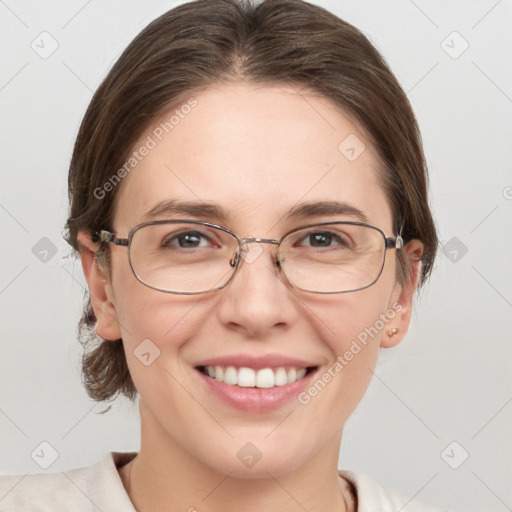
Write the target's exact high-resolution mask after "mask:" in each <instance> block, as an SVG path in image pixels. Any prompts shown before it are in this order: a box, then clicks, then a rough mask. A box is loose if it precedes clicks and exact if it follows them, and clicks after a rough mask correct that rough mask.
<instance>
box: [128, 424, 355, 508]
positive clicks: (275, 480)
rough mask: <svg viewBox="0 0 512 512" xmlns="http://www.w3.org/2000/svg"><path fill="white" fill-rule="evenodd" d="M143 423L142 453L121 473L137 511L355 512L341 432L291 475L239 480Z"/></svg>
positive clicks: (270, 475) (268, 475) (266, 473)
mask: <svg viewBox="0 0 512 512" xmlns="http://www.w3.org/2000/svg"><path fill="white" fill-rule="evenodd" d="M145 416H146V415H145ZM145 419H146V420H147V419H148V418H147V416H146V418H145ZM141 420H142V421H141V426H142V436H141V449H140V451H139V453H138V455H137V456H136V457H135V458H134V459H133V460H132V461H131V462H130V463H128V464H127V465H126V466H123V467H122V468H121V469H120V471H119V472H120V476H121V479H122V481H123V484H124V486H125V489H126V491H127V493H128V495H129V497H130V499H131V501H132V503H133V505H134V507H135V509H136V510H137V512H147V511H149V510H166V511H168V512H178V511H179V512H183V511H188V512H198V511H202V510H208V511H209V512H225V511H226V510H239V509H242V510H244V512H261V510H266V511H269V512H299V511H300V512H303V511H304V510H308V512H320V511H325V510H333V511H337V512H338V511H339V512H354V510H355V504H354V500H353V498H352V495H351V493H350V492H349V491H350V489H349V486H348V485H347V482H346V481H344V480H343V479H341V477H340V476H339V474H338V469H337V458H338V457H337V454H338V451H339V445H340V442H341V433H338V435H336V436H334V437H333V438H332V439H331V440H330V441H329V442H328V443H327V444H326V445H325V446H324V448H323V450H322V451H321V452H320V453H318V454H317V455H316V456H315V457H314V459H313V460H310V461H307V462H305V463H304V464H303V465H302V466H300V467H298V468H296V469H295V470H293V471H292V472H290V473H286V474H283V475H279V476H276V475H273V474H271V473H270V472H268V471H267V472H265V475H263V476H261V477H257V478H252V477H248V478H238V477H234V476H232V475H231V473H232V472H230V471H227V472H225V473H221V472H219V471H216V470H215V469H213V468H211V467H209V466H208V465H206V464H204V463H202V462H201V461H200V460H199V459H198V458H197V457H194V456H193V455H192V454H191V453H189V452H188V451H186V450H185V449H184V448H183V447H182V446H180V445H179V444H178V443H177V442H176V441H175V440H173V439H169V437H166V439H165V440H164V441H163V440H162V438H161V436H160V435H155V430H154V428H153V427H154V426H155V425H151V428H148V427H149V425H147V424H146V423H145V422H144V419H143V418H142V415H141ZM157 431H158V430H157ZM149 432H151V435H144V434H145V433H148V434H149ZM159 433H160V432H159ZM162 447H165V449H163V448H162Z"/></svg>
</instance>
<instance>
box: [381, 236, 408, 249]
mask: <svg viewBox="0 0 512 512" xmlns="http://www.w3.org/2000/svg"><path fill="white" fill-rule="evenodd" d="M404 245H405V244H404V239H403V238H402V237H401V236H400V235H398V236H397V237H396V238H386V249H401V248H402V247H403V246H404Z"/></svg>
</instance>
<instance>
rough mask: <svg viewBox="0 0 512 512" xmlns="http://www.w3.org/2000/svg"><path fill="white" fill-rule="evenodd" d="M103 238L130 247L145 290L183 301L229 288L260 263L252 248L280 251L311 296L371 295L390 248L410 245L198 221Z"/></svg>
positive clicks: (375, 231)
mask: <svg viewBox="0 0 512 512" xmlns="http://www.w3.org/2000/svg"><path fill="white" fill-rule="evenodd" d="M96 234H97V235H98V236H99V238H100V241H101V242H105V243H112V244H114V245H120V246H125V247H127V248H128V258H129V262H130V267H131V269H132V271H133V274H134V275H135V277H136V278H137V279H138V280H139V281H140V282H141V283H142V284H144V285H146V286H148V287H150V288H153V289H155V290H159V291H162V292H166V293H177V294H184V295H190V294H197V293H206V292H211V291H215V290H220V289H221V288H223V287H225V286H226V285H227V284H228V283H229V282H230V281H231V280H232V279H233V277H234V275H235V273H236V271H237V270H238V269H239V268H240V266H241V262H242V260H245V261H246V263H251V262H252V261H254V256H249V250H248V244H249V243H258V244H273V245H274V246H275V248H274V251H273V263H274V264H275V265H276V266H277V267H278V268H279V269H280V270H281V272H282V273H283V275H284V277H285V278H286V280H287V281H288V283H289V284H290V285H291V286H293V287H295V288H298V289H300V290H303V291H307V292H312V293H346V292H353V291H356V290H362V289H363V288H368V287H369V286H371V285H372V284H374V283H375V282H376V281H377V279H378V278H379V276H380V275H381V273H382V269H383V268H384V262H385V257H386V252H387V249H401V248H402V247H403V245H404V241H403V239H402V237H401V236H400V235H398V236H397V237H396V238H386V235H385V234H384V232H383V231H382V230H380V229H379V228H377V227H375V226H371V225H369V224H365V223H361V222H323V223H320V224H311V225H306V226H301V227H298V228H295V229H292V230H291V231H288V233H286V234H285V235H283V236H282V237H281V239H280V240H273V239H266V238H252V237H248V238H243V239H240V238H239V237H238V236H237V235H235V233H233V232H232V231H230V230H229V229H226V228H224V227H222V226H218V225H216V224H211V223H209V222H203V221H197V220H157V221H153V222H147V223H144V224H139V225H137V226H135V227H134V228H133V229H131V231H130V232H129V234H128V238H117V236H116V234H115V233H111V232H109V231H105V230H101V231H98V232H97V233H96ZM261 252H263V251H262V249H261ZM261 252H260V253H261ZM260 253H258V256H259V254H260Z"/></svg>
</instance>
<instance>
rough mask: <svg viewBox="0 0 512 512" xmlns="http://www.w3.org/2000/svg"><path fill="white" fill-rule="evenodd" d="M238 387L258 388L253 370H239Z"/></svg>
mask: <svg viewBox="0 0 512 512" xmlns="http://www.w3.org/2000/svg"><path fill="white" fill-rule="evenodd" d="M238 385H239V386H240V387H241V388H253V387H254V386H256V372H255V371H254V370H253V369H252V368H240V369H239V370H238Z"/></svg>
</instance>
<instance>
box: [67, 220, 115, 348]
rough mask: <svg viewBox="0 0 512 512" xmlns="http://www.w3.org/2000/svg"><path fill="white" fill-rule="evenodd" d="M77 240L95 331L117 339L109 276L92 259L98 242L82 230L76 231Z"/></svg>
mask: <svg viewBox="0 0 512 512" xmlns="http://www.w3.org/2000/svg"><path fill="white" fill-rule="evenodd" d="M77 241H78V246H79V250H80V259H81V260H82V267H83V270H84V276H85V279H86V281H87V285H88V287H89V294H90V296H91V303H92V308H93V310H94V314H95V316H96V319H97V321H98V322H97V324H96V333H97V334H98V336H101V337H102V338H104V339H106V340H118V339H119V338H121V329H120V328H119V322H118V319H117V312H116V309H115V305H114V293H113V290H112V285H111V283H110V279H109V277H108V276H107V275H106V274H105V273H104V272H103V271H102V270H101V269H100V268H99V267H98V264H97V263H96V261H95V259H94V254H95V252H96V251H97V250H98V248H99V242H93V241H92V240H91V235H90V234H89V233H88V232H87V231H83V230H80V231H79V232H78V235H77Z"/></svg>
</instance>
